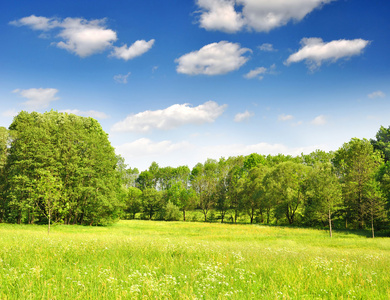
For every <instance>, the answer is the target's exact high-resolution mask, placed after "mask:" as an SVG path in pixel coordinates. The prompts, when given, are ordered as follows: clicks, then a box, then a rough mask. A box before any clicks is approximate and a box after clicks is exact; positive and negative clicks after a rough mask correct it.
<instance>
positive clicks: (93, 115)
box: [60, 109, 109, 119]
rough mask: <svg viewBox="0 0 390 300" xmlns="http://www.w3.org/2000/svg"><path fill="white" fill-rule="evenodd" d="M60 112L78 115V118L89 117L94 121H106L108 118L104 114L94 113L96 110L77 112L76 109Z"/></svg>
mask: <svg viewBox="0 0 390 300" xmlns="http://www.w3.org/2000/svg"><path fill="white" fill-rule="evenodd" d="M60 112H64V113H68V114H74V115H78V116H82V117H91V118H94V119H107V118H109V116H108V115H107V114H106V113H104V112H100V111H96V110H88V111H82V110H78V109H64V110H60Z"/></svg>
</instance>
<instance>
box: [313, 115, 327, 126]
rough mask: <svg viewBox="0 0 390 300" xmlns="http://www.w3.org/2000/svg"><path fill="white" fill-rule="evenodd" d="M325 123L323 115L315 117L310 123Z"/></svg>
mask: <svg viewBox="0 0 390 300" xmlns="http://www.w3.org/2000/svg"><path fill="white" fill-rule="evenodd" d="M326 122H327V120H326V117H325V116H324V115H319V116H317V117H315V118H314V119H313V120H312V121H311V122H310V123H311V124H313V125H325V124H326Z"/></svg>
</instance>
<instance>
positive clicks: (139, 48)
mask: <svg viewBox="0 0 390 300" xmlns="http://www.w3.org/2000/svg"><path fill="white" fill-rule="evenodd" d="M9 24H11V25H14V26H28V27H30V28H32V29H33V30H41V31H44V33H43V34H41V35H40V36H41V37H45V38H48V37H49V35H48V34H47V32H48V31H49V30H56V31H55V32H56V33H57V38H59V39H61V40H60V41H59V42H53V43H52V44H53V45H56V46H57V47H58V48H62V49H65V50H67V51H69V52H71V53H73V54H76V55H78V56H80V57H87V56H90V55H92V54H95V53H100V52H103V51H105V50H107V49H110V48H113V51H112V53H111V55H112V56H114V57H117V58H122V59H124V60H129V59H132V58H134V57H136V56H139V55H142V54H143V53H145V52H146V51H148V50H149V49H150V48H151V47H152V45H153V43H154V40H150V41H149V42H146V41H144V40H139V41H136V42H135V43H134V44H133V45H131V46H130V47H127V45H124V46H122V47H114V46H113V43H114V42H115V41H116V40H117V33H116V32H115V31H114V30H112V29H109V28H107V27H106V19H95V20H86V19H83V18H65V19H59V18H46V17H41V16H35V15H31V16H29V17H24V18H21V19H19V20H15V21H12V22H10V23H9Z"/></svg>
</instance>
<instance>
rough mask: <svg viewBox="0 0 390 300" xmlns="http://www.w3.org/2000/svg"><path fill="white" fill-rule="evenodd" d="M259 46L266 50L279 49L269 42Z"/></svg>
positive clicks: (260, 48)
mask: <svg viewBox="0 0 390 300" xmlns="http://www.w3.org/2000/svg"><path fill="white" fill-rule="evenodd" d="M258 48H259V50H261V51H265V52H273V51H277V50H276V49H274V46H273V45H272V44H268V43H264V44H262V45H261V46H259V47H258Z"/></svg>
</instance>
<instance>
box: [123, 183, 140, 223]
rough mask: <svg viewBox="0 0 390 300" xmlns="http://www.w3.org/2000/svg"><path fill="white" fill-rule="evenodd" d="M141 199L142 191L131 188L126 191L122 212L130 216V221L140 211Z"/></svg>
mask: <svg viewBox="0 0 390 300" xmlns="http://www.w3.org/2000/svg"><path fill="white" fill-rule="evenodd" d="M141 197H142V191H141V190H140V189H138V188H136V187H132V186H131V187H129V188H128V189H127V195H126V200H125V208H124V211H125V213H128V214H130V217H131V218H132V219H135V215H136V214H137V213H139V212H140V211H141V208H142V201H141Z"/></svg>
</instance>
